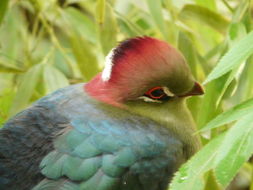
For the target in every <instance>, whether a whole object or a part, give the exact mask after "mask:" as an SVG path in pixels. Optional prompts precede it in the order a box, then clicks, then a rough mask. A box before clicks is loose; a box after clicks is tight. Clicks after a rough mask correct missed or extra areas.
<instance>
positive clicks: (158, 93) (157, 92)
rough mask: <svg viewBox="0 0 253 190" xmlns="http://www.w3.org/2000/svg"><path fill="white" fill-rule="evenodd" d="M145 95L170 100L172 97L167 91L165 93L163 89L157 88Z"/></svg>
mask: <svg viewBox="0 0 253 190" xmlns="http://www.w3.org/2000/svg"><path fill="white" fill-rule="evenodd" d="M145 96H147V97H149V98H151V99H154V100H162V101H163V100H169V99H170V98H171V97H169V96H167V94H166V93H164V91H163V89H162V88H160V89H155V90H153V91H151V92H149V93H148V94H145Z"/></svg>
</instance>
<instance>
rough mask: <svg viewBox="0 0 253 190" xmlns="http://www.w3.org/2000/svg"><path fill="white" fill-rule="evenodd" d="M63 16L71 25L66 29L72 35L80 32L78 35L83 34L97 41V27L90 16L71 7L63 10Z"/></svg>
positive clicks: (91, 40) (94, 41)
mask: <svg viewBox="0 0 253 190" xmlns="http://www.w3.org/2000/svg"><path fill="white" fill-rule="evenodd" d="M62 17H63V18H64V19H66V21H67V23H68V25H69V26H68V27H69V29H68V30H66V31H65V30H64V31H65V32H67V33H68V34H69V35H70V36H71V35H77V34H76V32H78V36H82V37H83V38H85V39H87V40H89V41H90V42H92V43H96V42H97V36H96V27H95V25H94V23H93V22H92V20H91V19H90V18H89V17H88V16H86V15H85V14H82V13H81V12H80V11H79V10H77V9H74V8H71V7H69V8H67V9H66V10H65V11H63V12H62ZM73 30H74V31H75V33H74V34H73V33H72V32H73Z"/></svg>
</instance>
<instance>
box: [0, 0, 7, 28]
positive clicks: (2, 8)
mask: <svg viewBox="0 0 253 190" xmlns="http://www.w3.org/2000/svg"><path fill="white" fill-rule="evenodd" d="M8 3H9V0H1V1H0V24H1V23H2V21H3V18H4V15H5V12H6V10H7V7H8Z"/></svg>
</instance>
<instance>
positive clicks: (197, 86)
mask: <svg viewBox="0 0 253 190" xmlns="http://www.w3.org/2000/svg"><path fill="white" fill-rule="evenodd" d="M203 94H204V89H203V87H202V86H201V85H200V84H199V83H198V82H195V83H194V86H193V88H192V89H191V90H190V91H189V92H188V93H186V94H184V95H181V96H180V97H187V96H198V95H203Z"/></svg>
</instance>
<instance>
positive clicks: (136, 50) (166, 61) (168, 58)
mask: <svg viewBox="0 0 253 190" xmlns="http://www.w3.org/2000/svg"><path fill="white" fill-rule="evenodd" d="M85 90H86V92H87V93H88V94H89V95H90V96H92V97H94V98H95V99H97V100H99V101H102V102H104V103H107V104H111V105H114V106H124V105H130V104H131V103H132V102H134V103H135V104H136V103H137V104H138V102H139V103H141V102H144V103H147V104H151V105H153V104H154V103H156V104H161V103H164V102H170V101H173V99H178V98H184V97H186V96H191V95H200V94H203V90H202V88H201V86H200V85H199V84H198V83H197V82H195V80H194V78H193V76H192V75H191V72H190V69H189V67H188V65H187V64H186V61H185V59H184V57H183V56H182V54H181V53H180V52H178V51H177V50H176V49H175V48H173V47H172V46H170V45H169V44H167V43H166V42H164V41H161V40H158V39H155V38H151V37H137V38H132V39H128V40H126V41H123V42H122V43H120V44H119V46H118V47H116V48H114V49H112V50H111V52H110V53H109V54H108V56H107V57H106V60H105V68H104V70H103V72H102V73H100V74H98V75H97V76H96V77H95V78H94V79H93V80H91V81H90V82H89V83H87V84H86V85H85Z"/></svg>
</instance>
